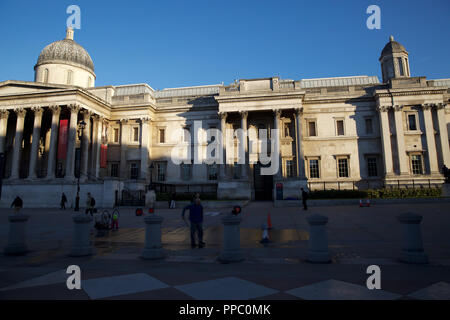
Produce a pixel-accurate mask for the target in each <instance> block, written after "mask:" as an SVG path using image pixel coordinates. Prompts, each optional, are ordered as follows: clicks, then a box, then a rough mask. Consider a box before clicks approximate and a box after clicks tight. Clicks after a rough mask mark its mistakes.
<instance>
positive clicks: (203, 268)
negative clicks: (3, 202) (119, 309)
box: [0, 201, 450, 300]
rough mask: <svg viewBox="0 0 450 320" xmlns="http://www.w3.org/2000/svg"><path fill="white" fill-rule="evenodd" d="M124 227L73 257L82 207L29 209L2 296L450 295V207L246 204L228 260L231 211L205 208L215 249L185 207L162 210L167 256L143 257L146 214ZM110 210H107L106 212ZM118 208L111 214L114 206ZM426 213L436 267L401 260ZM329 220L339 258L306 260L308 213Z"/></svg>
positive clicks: (0, 283)
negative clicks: (236, 247) (372, 268)
mask: <svg viewBox="0 0 450 320" xmlns="http://www.w3.org/2000/svg"><path fill="white" fill-rule="evenodd" d="M119 210H120V221H119V230H118V231H110V232H109V235H107V236H106V237H95V233H96V232H95V229H94V228H93V227H92V235H91V240H92V243H93V247H94V255H92V256H88V257H80V258H74V257H69V252H70V247H71V242H72V233H73V222H72V213H73V212H72V211H71V210H66V211H61V210H57V209H48V210H46V209H24V210H23V213H26V214H28V215H29V216H30V219H29V221H28V226H27V244H28V247H29V249H30V252H29V253H28V254H27V255H25V256H4V255H1V256H0V299H137V300H140V299H199V300H210V299H213V300H230V299H232V300H241V299H243V300H245V299H264V300H266V299H282V300H291V299H307V300H310V299H331V300H333V299H382V300H391V299H450V232H449V230H450V228H449V226H450V203H449V202H444V201H442V202H432V203H414V204H411V203H407V202H405V203H402V204H374V205H373V206H372V207H368V208H360V207H359V206H358V201H355V204H354V205H346V206H322V207H319V206H312V207H310V208H309V209H308V211H303V210H302V209H300V208H294V207H289V208H274V207H273V203H272V202H250V203H249V204H247V205H246V206H244V207H243V211H242V222H241V231H240V234H241V247H242V251H243V253H244V256H245V260H244V261H243V262H240V263H230V264H223V263H220V262H219V261H218V260H217V257H218V256H219V254H220V252H221V246H222V232H223V227H222V224H221V218H223V217H224V216H225V215H228V214H229V212H230V211H231V208H220V209H205V221H204V229H205V236H204V240H205V242H206V247H205V248H202V249H199V248H195V249H191V247H190V240H189V228H188V227H187V226H186V224H185V223H184V222H183V220H182V219H181V209H179V208H177V209H158V210H157V214H158V215H161V216H162V217H164V221H163V223H162V245H163V248H164V249H165V250H166V253H167V257H166V258H165V259H162V260H157V261H149V260H142V259H140V258H139V256H140V254H141V252H142V250H143V248H144V242H145V228H144V227H145V224H144V217H142V216H136V215H135V214H134V212H135V208H120V209H119ZM101 211H102V210H99V212H101ZM110 211H111V210H110ZM405 212H414V213H417V214H420V215H422V216H423V221H422V224H421V229H422V237H423V244H424V250H425V252H426V253H427V254H428V257H429V264H426V265H413V264H405V263H402V262H400V261H399V257H400V253H401V248H402V237H401V225H400V223H399V222H398V220H397V216H398V215H399V214H401V213H405ZM11 213H12V210H11V211H10V210H7V209H3V210H1V213H0V247H1V248H2V249H3V248H4V247H5V246H6V244H7V240H8V230H9V223H8V215H9V214H11ZM269 213H270V217H271V223H272V226H273V228H272V229H271V230H270V231H269V237H270V240H271V242H270V243H269V244H267V245H262V244H260V242H259V241H260V240H261V237H262V231H261V225H262V224H264V223H267V216H268V214H269ZM315 213H318V214H321V215H325V216H327V217H328V218H329V222H328V224H327V226H326V227H327V233H328V240H329V248H330V253H331V256H332V262H331V263H329V264H312V263H308V262H306V255H307V249H308V239H309V225H308V222H307V220H306V217H307V216H309V215H311V214H315ZM70 265H78V266H80V268H81V278H82V281H81V287H82V288H81V290H76V289H75V290H69V289H67V286H66V280H67V278H68V276H69V275H67V274H66V269H67V267H68V266H70ZM369 265H378V266H380V268H381V290H368V289H367V287H366V280H367V278H368V277H369V275H368V274H367V273H366V269H367V267H368V266H369Z"/></svg>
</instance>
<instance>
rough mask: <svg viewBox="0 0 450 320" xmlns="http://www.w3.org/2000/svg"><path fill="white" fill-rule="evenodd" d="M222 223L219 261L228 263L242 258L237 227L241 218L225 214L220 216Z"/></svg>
mask: <svg viewBox="0 0 450 320" xmlns="http://www.w3.org/2000/svg"><path fill="white" fill-rule="evenodd" d="M222 223H223V241H222V252H221V253H220V256H219V261H221V262H225V263H229V262H239V261H242V260H244V255H243V254H242V250H241V235H240V232H241V231H240V228H239V225H240V223H241V218H240V217H239V216H234V215H229V216H225V217H224V218H222Z"/></svg>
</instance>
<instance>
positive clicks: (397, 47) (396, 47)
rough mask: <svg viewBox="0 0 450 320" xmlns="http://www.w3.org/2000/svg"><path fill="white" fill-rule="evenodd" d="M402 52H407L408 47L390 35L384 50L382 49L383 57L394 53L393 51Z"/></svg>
mask: <svg viewBox="0 0 450 320" xmlns="http://www.w3.org/2000/svg"><path fill="white" fill-rule="evenodd" d="M400 52H406V53H407V51H406V49H405V47H404V46H402V45H401V44H400V43H398V42H397V41H394V37H393V36H391V37H390V41H389V42H388V43H387V44H386V45H385V46H384V48H383V51H381V57H383V56H386V55H389V54H392V53H400Z"/></svg>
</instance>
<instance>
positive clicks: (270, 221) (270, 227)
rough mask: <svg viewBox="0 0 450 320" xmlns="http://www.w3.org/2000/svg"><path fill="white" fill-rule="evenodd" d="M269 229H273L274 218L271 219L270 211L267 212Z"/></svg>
mask: <svg viewBox="0 0 450 320" xmlns="http://www.w3.org/2000/svg"><path fill="white" fill-rule="evenodd" d="M267 229H272V220H271V219H270V212H269V213H268V214H267Z"/></svg>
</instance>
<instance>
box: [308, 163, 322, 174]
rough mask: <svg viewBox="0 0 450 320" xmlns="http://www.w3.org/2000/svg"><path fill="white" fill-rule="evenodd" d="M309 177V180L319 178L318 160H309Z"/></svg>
mask: <svg viewBox="0 0 450 320" xmlns="http://www.w3.org/2000/svg"><path fill="white" fill-rule="evenodd" d="M309 177H310V178H320V175H319V160H318V159H311V160H309Z"/></svg>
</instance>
